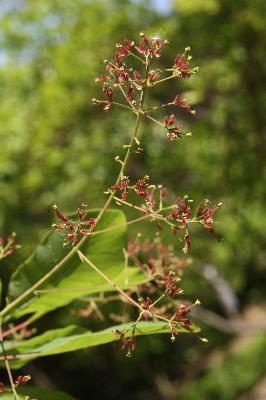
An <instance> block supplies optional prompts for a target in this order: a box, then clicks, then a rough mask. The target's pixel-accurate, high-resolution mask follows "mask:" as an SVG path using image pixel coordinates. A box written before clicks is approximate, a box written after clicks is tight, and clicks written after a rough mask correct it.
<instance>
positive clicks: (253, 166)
mask: <svg viewBox="0 0 266 400" xmlns="http://www.w3.org/2000/svg"><path fill="white" fill-rule="evenodd" d="M265 16H266V2H265V1H264V0H252V1H250V0H235V1H231V0H204V1H201V0H173V1H170V0H169V1H168V0H161V1H160V0H157V1H137V0H135V1H133V0H106V1H104V0H98V1H93V0H91V1H90V0H75V1H72V0H64V1H63V0H45V1H43V0H8V1H6V0H0V17H1V22H0V26H1V28H0V85H1V86H0V87H1V90H0V146H1V156H0V232H1V235H7V234H8V233H10V232H12V231H15V232H17V236H18V242H19V243H20V244H21V245H22V248H21V249H20V250H19V251H18V252H17V253H16V254H14V255H13V256H12V257H10V258H9V259H7V261H6V262H5V263H2V264H1V271H0V273H1V277H2V279H3V281H4V282H7V281H8V278H9V276H10V274H11V272H12V271H13V270H14V268H15V266H16V265H18V263H19V262H21V261H22V260H23V259H25V258H26V257H27V256H28V255H29V254H30V252H31V251H32V249H33V248H34V247H35V246H36V245H37V243H38V241H39V240H40V239H41V238H42V237H43V236H44V234H45V232H47V230H48V229H49V227H50V224H51V220H52V211H51V210H52V205H53V204H54V203H55V202H56V203H57V204H58V205H60V207H62V208H63V209H64V210H73V209H76V208H77V206H78V205H79V204H80V203H81V202H85V203H87V204H88V205H89V207H91V208H93V207H98V206H101V204H102V203H103V191H104V190H105V189H106V188H107V187H109V186H110V184H111V183H113V179H114V176H115V174H116V169H115V168H116V166H115V165H114V161H113V156H114V155H116V154H119V152H121V144H122V143H125V142H126V140H127V138H128V132H131V130H132V126H133V123H134V121H133V119H132V120H131V119H130V118H129V117H128V115H127V112H126V111H125V112H124V111H122V112H121V111H120V110H117V109H114V110H112V111H111V112H109V113H108V114H104V115H103V114H102V112H101V111H100V110H99V109H98V108H94V107H92V106H91V98H93V97H96V98H97V97H99V93H100V88H99V87H98V86H97V85H95V83H94V79H95V77H96V76H98V75H99V74H101V73H103V71H104V64H103V59H105V58H108V57H110V56H111V55H112V53H113V50H114V44H115V43H116V42H121V41H122V40H123V39H124V38H132V39H137V38H138V35H139V32H141V31H144V32H145V33H147V34H152V35H154V34H159V35H161V36H163V37H166V38H168V40H169V41H170V46H168V48H167V50H166V55H165V57H164V62H165V63H166V62H168V60H169V64H166V65H172V64H171V63H172V62H173V60H174V58H175V56H176V54H177V53H178V52H180V51H182V50H183V49H184V47H186V46H190V47H191V49H192V52H191V53H192V55H193V63H194V64H193V66H199V67H200V70H199V73H198V74H197V75H196V76H195V77H192V78H191V79H190V80H187V81H185V82H184V83H182V85H178V84H177V85H176V87H174V86H173V84H172V83H169V84H167V83H166V84H165V85H162V86H159V88H158V90H156V91H154V92H152V93H151V95H152V96H153V101H154V102H155V103H157V102H159V101H164V100H165V99H169V98H170V99H172V98H173V97H174V96H175V95H176V94H177V93H182V98H186V99H187V100H188V102H190V103H191V104H193V107H194V108H195V109H196V110H197V115H196V117H195V118H191V119H189V120H187V121H185V123H186V124H187V126H188V127H189V130H191V131H192V132H193V136H192V138H186V139H184V140H181V141H179V142H174V143H172V142H169V141H167V140H165V132H161V131H160V129H158V128H157V127H156V126H153V125H151V124H148V123H147V124H144V125H142V132H141V141H142V147H143V148H144V149H145V152H144V155H143V157H141V158H138V159H135V160H133V161H132V163H131V165H130V175H132V176H135V177H136V178H139V177H141V176H144V175H145V174H146V173H147V174H148V175H150V176H151V180H152V181H153V182H156V183H162V184H163V185H164V186H166V187H168V188H169V190H170V191H172V192H173V193H176V194H179V195H180V196H183V195H184V194H186V193H187V194H189V195H190V197H191V198H193V199H194V200H196V201H201V200H202V199H204V198H206V197H207V198H209V199H210V200H212V201H214V202H219V201H222V202H223V207H222V209H221V210H220V211H219V220H220V225H219V232H220V233H221V234H222V236H223V241H222V242H221V243H217V242H216V241H215V240H212V239H210V238H209V237H207V236H206V233H204V232H199V231H195V232H194V241H193V248H192V252H191V257H192V263H191V266H190V267H189V268H188V269H187V270H186V271H185V274H184V280H183V288H184V289H185V292H186V294H187V295H188V296H191V298H195V297H196V298H197V297H198V298H200V300H201V302H202V304H203V305H202V308H201V309H200V310H199V311H198V313H197V314H196V315H195V321H196V322H197V323H198V324H199V325H200V326H201V328H202V330H203V332H204V336H207V337H208V339H209V343H208V344H202V343H200V342H198V341H197V340H196V339H195V338H194V337H185V336H186V335H184V337H183V336H181V337H180V338H178V340H177V341H176V343H175V344H171V343H170V340H169V338H168V337H166V336H163V335H162V336H156V337H149V338H142V339H141V340H140V341H139V346H138V349H137V351H136V354H135V355H134V357H132V358H131V359H127V358H125V357H124V355H122V354H121V353H120V352H119V351H118V349H117V346H115V345H113V346H112V345H108V346H101V347H98V348H95V349H92V350H91V349H90V350H88V351H82V352H77V353H73V354H69V355H65V356H60V357H50V358H47V359H41V360H40V361H37V362H35V363H33V364H32V366H30V367H26V369H25V371H26V372H27V373H31V374H32V376H33V380H34V382H35V383H36V384H39V385H40V386H46V387H57V388H59V389H62V390H65V391H66V392H68V393H70V394H72V395H73V396H74V397H75V398H77V399H80V400H83V399H84V400H85V399H88V398H89V397H88V393H92V394H93V398H104V399H110V400H111V399H116V400H120V399H125V398H126V399H129V400H133V399H134V400H155V399H167V400H168V399H169V400H172V399H179V400H192V399H193V400H203V399H204V400H212V399H214V398H215V399H217V400H235V399H239V400H253V399H254V400H263V399H264V400H265V399H266V362H265V360H266V336H265V324H266V308H265V285H266V273H265V272H266V248H265V244H266V235H265V224H266V210H265V198H266V185H265V172H266V167H265V150H266V135H265V122H266V121H265V115H266V113H265V103H266V93H265V90H264V87H263V86H264V83H265V81H266V68H265V44H266V32H265ZM136 229H137V228H132V230H131V231H130V232H129V235H132V236H134V235H135V233H136V232H137V231H136ZM145 234H146V235H147V236H149V230H148V229H147V232H145ZM195 236H196V237H195ZM172 240H173V239H172V238H167V241H169V242H171V241H172ZM179 247H180V246H178V248H179ZM67 312H69V311H67V310H65V311H64V312H62V313H60V312H59V313H58V312H57V313H54V314H53V315H52V316H51V320H53V319H54V320H56V322H57V326H59V325H60V324H62V325H63V324H64V321H65V319H66V318H69V317H68V316H67ZM94 324H95V326H97V324H98V322H97V321H94ZM263 332H264V333H263ZM188 336H190V335H188Z"/></svg>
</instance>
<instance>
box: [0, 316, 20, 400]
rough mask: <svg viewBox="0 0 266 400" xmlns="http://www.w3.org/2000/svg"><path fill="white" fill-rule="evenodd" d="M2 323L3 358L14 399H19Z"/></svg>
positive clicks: (0, 333)
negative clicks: (6, 349) (5, 344)
mask: <svg viewBox="0 0 266 400" xmlns="http://www.w3.org/2000/svg"><path fill="white" fill-rule="evenodd" d="M1 325H2V322H0V343H1V347H2V351H3V358H4V360H5V366H6V371H7V374H8V378H9V382H10V385H11V388H12V392H13V394H14V400H19V397H18V395H17V392H16V386H15V383H14V380H13V376H12V372H11V368H10V365H9V361H8V357H7V354H6V351H5V346H4V338H3V333H2V326H1Z"/></svg>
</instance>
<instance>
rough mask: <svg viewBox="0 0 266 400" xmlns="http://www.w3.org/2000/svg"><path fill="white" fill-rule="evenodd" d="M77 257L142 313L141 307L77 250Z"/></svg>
mask: <svg viewBox="0 0 266 400" xmlns="http://www.w3.org/2000/svg"><path fill="white" fill-rule="evenodd" d="M78 255H79V257H80V259H81V261H85V262H86V263H87V264H89V266H90V267H91V268H92V269H94V271H96V272H97V273H98V274H99V275H100V276H101V277H102V278H103V279H104V280H105V281H106V282H108V283H109V284H110V285H111V286H113V288H114V289H115V290H116V291H118V292H119V293H120V294H121V295H122V296H124V297H125V298H126V299H127V300H128V302H129V303H131V304H133V305H134V306H135V307H137V308H139V309H140V310H141V311H142V307H141V306H140V305H139V304H138V303H137V302H136V301H135V300H134V299H132V297H130V296H129V295H128V294H127V293H126V292H125V291H124V290H123V289H121V288H120V287H119V286H118V285H117V284H116V283H115V282H113V281H112V280H111V279H110V278H109V277H108V276H107V275H105V273H104V272H102V271H101V270H100V269H99V268H98V267H97V266H96V265H95V264H93V262H91V261H90V260H89V259H88V258H87V257H86V256H85V255H84V254H83V253H82V252H81V251H80V250H78Z"/></svg>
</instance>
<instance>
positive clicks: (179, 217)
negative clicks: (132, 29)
mask: <svg viewBox="0 0 266 400" xmlns="http://www.w3.org/2000/svg"><path fill="white" fill-rule="evenodd" d="M167 44H168V41H167V40H165V39H162V38H161V37H159V36H154V37H150V36H148V35H146V34H144V33H141V34H140V42H139V43H138V44H135V42H134V41H132V40H128V39H125V40H124V42H122V43H118V44H116V49H115V52H114V55H113V57H112V58H111V59H110V60H105V67H106V73H105V74H104V75H100V76H99V77H98V78H96V82H99V83H100V84H101V85H102V94H103V98H102V99H95V98H94V99H92V101H93V104H94V105H100V106H102V110H103V111H104V112H107V111H110V110H111V109H112V108H113V107H114V106H119V107H122V108H123V109H126V110H128V111H129V112H131V113H132V114H133V115H134V116H135V118H136V125H135V130H134V133H133V135H132V137H131V140H130V142H129V144H124V145H123V146H122V147H123V149H125V151H126V153H125V156H124V158H120V156H119V155H116V156H115V160H116V161H117V162H118V163H119V164H120V171H119V173H118V177H117V179H116V180H115V181H114V184H113V185H112V186H110V187H109V188H108V189H107V190H106V192H105V193H106V194H107V195H108V199H107V201H106V203H105V205H104V206H103V208H102V210H101V212H100V213H99V215H98V217H97V220H96V219H95V218H88V216H87V211H86V205H84V204H82V205H81V207H80V208H78V209H77V211H76V215H75V217H74V218H70V217H69V216H67V215H65V214H64V213H63V212H62V211H61V210H59V209H58V207H57V206H56V205H55V206H54V209H55V213H56V216H57V219H58V222H57V223H55V224H54V225H53V226H54V228H55V229H56V230H58V231H64V232H65V231H66V232H67V233H66V236H65V241H64V242H65V244H68V243H71V244H72V245H74V244H76V243H77V241H78V240H79V238H80V239H81V242H80V243H83V240H84V239H85V238H86V237H87V236H88V235H90V234H92V235H93V234H97V233H101V232H102V231H98V232H97V231H94V232H92V231H93V228H94V227H95V225H96V222H97V221H98V220H99V219H100V218H101V216H102V215H103V213H104V212H105V210H106V209H107V207H109V205H110V203H111V202H112V201H114V202H115V203H116V204H117V205H119V206H125V207H130V208H131V210H135V211H137V212H138V213H141V216H140V217H138V218H135V219H134V220H131V221H128V222H127V223H126V224H130V223H136V222H138V221H140V220H141V221H142V220H144V219H147V220H148V221H150V222H151V223H155V226H156V228H157V232H156V240H154V241H144V242H141V241H140V240H139V237H138V238H137V240H131V241H129V244H128V249H127V251H126V250H125V249H123V252H124V254H125V264H126V267H130V266H131V265H134V266H135V267H136V266H138V267H139V268H140V269H141V270H142V272H143V274H144V277H145V278H146V279H145V281H146V283H145V284H142V285H140V286H139V287H138V288H137V289H136V288H134V289H132V288H130V289H128V290H127V292H125V291H123V289H121V288H119V287H118V286H117V285H116V284H114V283H113V287H115V288H116V289H117V293H116V295H114V294H112V295H107V296H106V297H105V296H104V297H102V296H99V297H98V298H97V297H95V298H94V299H93V303H92V301H90V299H89V303H88V307H87V308H85V309H82V310H79V311H78V313H77V314H78V315H79V316H83V317H90V316H91V315H93V314H94V313H95V315H97V317H99V318H100V319H101V320H104V315H103V313H102V312H101V310H100V307H101V306H102V305H103V304H105V303H106V302H108V300H110V301H114V300H121V298H123V300H124V301H125V302H126V303H128V304H131V306H135V307H136V308H137V309H138V311H139V314H138V317H137V319H136V320H135V322H134V323H132V325H131V327H130V328H129V329H127V330H115V331H114V333H115V334H116V335H117V336H118V339H119V340H120V342H121V348H122V349H123V350H126V352H127V355H128V356H130V355H131V354H132V352H133V351H134V350H135V348H136V335H137V329H138V328H137V327H138V323H139V322H140V321H142V320H147V319H150V320H153V321H164V323H165V324H166V327H168V330H169V332H170V334H171V340H172V341H174V340H175V338H176V336H177V335H178V333H179V331H183V330H186V331H188V332H192V333H194V332H195V329H194V326H193V324H192V322H191V320H190V319H189V318H188V314H189V313H190V312H191V310H192V308H193V307H194V306H195V305H198V304H200V302H199V300H196V301H195V302H194V303H193V304H191V302H189V301H186V300H183V301H182V302H181V301H180V300H179V298H180V296H181V295H183V294H184V291H183V289H182V287H181V286H180V281H181V277H182V270H183V268H185V267H186V266H187V265H188V263H189V261H188V260H187V259H185V258H183V257H177V256H176V255H175V254H174V253H173V251H172V250H171V249H170V248H169V247H168V246H164V245H162V244H161V242H160V233H161V231H162V230H163V228H164V227H166V228H168V229H170V230H171V232H172V233H173V234H174V235H175V236H179V235H181V238H179V241H181V243H182V247H183V248H182V251H183V253H185V254H186V253H188V251H189V250H190V249H191V233H190V226H191V225H192V224H198V225H200V226H202V227H203V228H204V229H206V230H207V231H208V232H209V233H210V234H211V235H213V236H217V234H216V230H215V228H214V224H215V223H216V222H215V221H214V218H215V214H216V212H217V210H218V208H219V207H220V205H221V203H219V204H217V205H210V204H209V201H207V200H206V201H205V202H203V203H201V204H200V205H199V206H194V205H193V204H194V203H193V200H191V199H190V198H189V197H188V196H187V195H186V196H184V197H182V198H181V197H176V198H175V196H173V194H170V196H168V195H167V191H166V189H165V188H164V187H163V186H162V185H154V184H150V182H149V176H147V175H145V176H144V177H143V178H140V179H137V180H135V179H134V178H133V179H132V178H131V177H129V176H126V175H125V173H126V168H127V162H128V159H129V156H130V152H132V151H133V148H134V147H135V149H134V151H135V153H136V154H141V153H142V150H143V149H142V148H141V147H139V146H140V141H139V139H138V129H139V124H140V122H141V121H143V120H146V121H152V122H153V123H155V124H157V125H158V126H159V127H160V129H163V130H164V131H165V130H166V137H167V138H168V139H169V140H170V141H173V140H175V139H180V138H181V137H184V136H190V135H191V133H190V132H187V133H186V132H185V129H184V126H183V123H181V122H180V121H179V120H178V118H177V115H175V114H174V112H176V111H177V112H178V111H182V112H186V113H189V114H195V110H193V109H192V108H191V106H190V104H189V103H188V102H187V100H186V99H183V98H182V97H181V96H180V95H179V94H176V95H175V97H174V99H173V97H172V99H173V100H170V101H169V102H167V103H165V104H160V105H155V106H152V107H150V108H147V107H146V105H145V101H146V95H147V92H148V89H149V88H151V87H154V86H155V85H158V84H163V83H165V82H166V81H167V82H168V81H170V80H180V79H188V78H190V77H191V76H192V75H193V74H195V73H196V72H197V71H198V68H191V66H190V62H191V59H192V57H191V56H190V54H189V52H190V48H189V47H186V48H185V50H184V51H183V52H181V53H178V54H177V55H176V57H175V59H174V60H173V61H172V63H171V64H170V68H160V67H158V59H159V58H160V57H161V53H162V50H163V48H164V47H165V46H166V45H167ZM164 109H167V110H168V109H170V110H169V112H168V111H166V112H164V114H163V115H159V116H158V117H156V115H155V117H154V115H153V113H159V114H161V111H162V110H164ZM173 110H174V111H173ZM136 146H137V148H136ZM169 198H170V199H171V201H170V202H169V200H168V199H169ZM173 198H175V200H174V201H173V200H172V199H173ZM115 228H116V227H114V229H115ZM107 229H108V230H111V229H112V227H110V228H107ZM79 247H80V246H79V244H78V245H77V246H76V248H77V249H78V248H79ZM88 263H89V264H90V265H91V266H92V267H93V268H94V270H95V271H97V272H98V273H99V274H100V275H101V276H102V277H105V279H106V281H108V282H109V283H110V282H111V283H112V281H111V280H110V278H109V277H108V276H105V275H104V273H103V271H101V270H100V268H98V267H97V266H95V265H94V266H93V264H92V263H90V262H89V261H88ZM134 315H135V313H134ZM109 318H110V319H112V320H115V321H120V322H128V321H129V320H131V317H130V313H129V312H128V313H124V315H122V316H120V315H118V314H115V313H112V315H111V314H110V315H109ZM200 339H201V340H202V341H206V339H204V338H200Z"/></svg>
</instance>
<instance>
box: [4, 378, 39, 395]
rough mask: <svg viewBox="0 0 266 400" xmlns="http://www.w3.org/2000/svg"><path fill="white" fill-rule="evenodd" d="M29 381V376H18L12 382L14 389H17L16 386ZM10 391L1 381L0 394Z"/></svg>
mask: <svg viewBox="0 0 266 400" xmlns="http://www.w3.org/2000/svg"><path fill="white" fill-rule="evenodd" d="M30 380H31V376H30V375H19V376H18V377H17V379H16V380H15V382H14V386H15V388H17V387H18V386H21V385H25V384H26V383H28V382H29V381H30ZM10 391H11V389H10V388H9V387H6V386H5V385H4V384H3V382H2V381H0V393H3V392H10Z"/></svg>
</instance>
